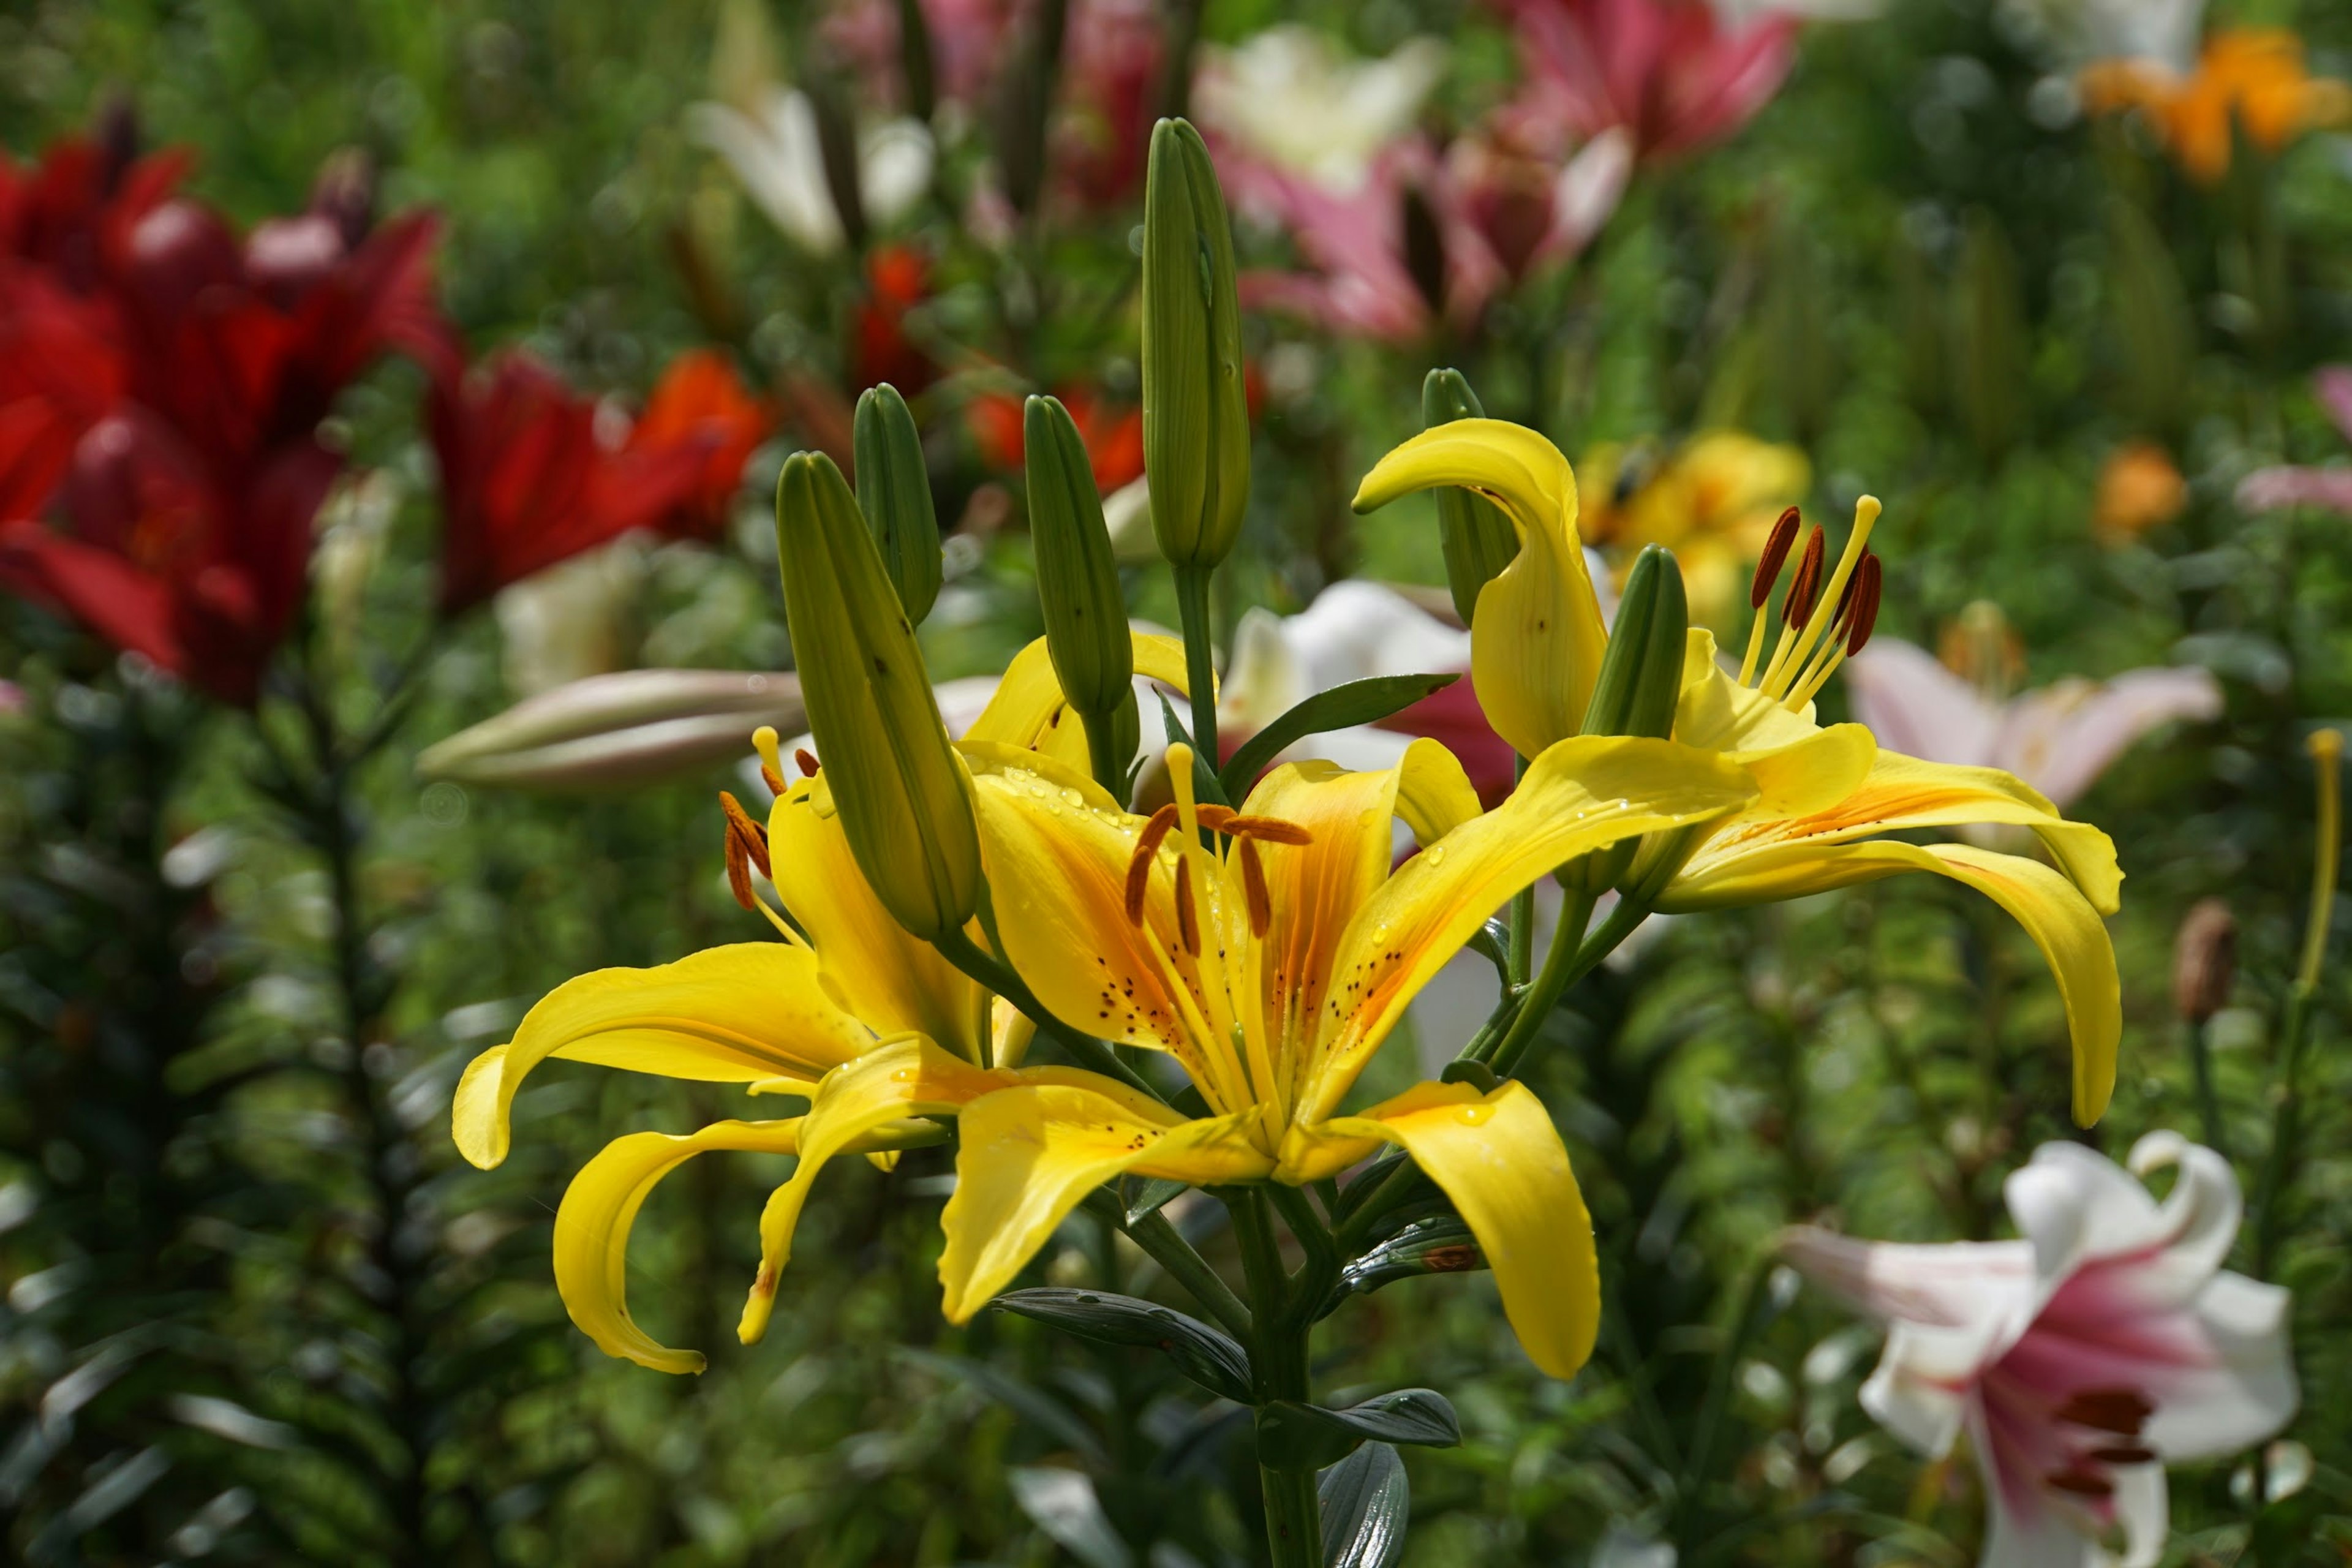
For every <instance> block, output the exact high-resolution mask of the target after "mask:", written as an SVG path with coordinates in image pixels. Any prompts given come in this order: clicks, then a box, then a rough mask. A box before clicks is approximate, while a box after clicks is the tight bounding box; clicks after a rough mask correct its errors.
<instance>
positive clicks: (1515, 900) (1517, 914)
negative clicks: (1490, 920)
mask: <svg viewBox="0 0 2352 1568" xmlns="http://www.w3.org/2000/svg"><path fill="white" fill-rule="evenodd" d="M1527 776H1528V760H1527V758H1525V757H1517V756H1515V757H1513V758H1512V759H1511V782H1512V784H1513V785H1514V786H1515V787H1516V786H1517V783H1518V781H1519V780H1521V779H1523V778H1525V777H1527ZM1588 918H1589V917H1588ZM1535 966H1536V889H1535V884H1534V883H1532V882H1530V883H1528V885H1527V886H1526V887H1524V888H1521V889H1519V890H1518V891H1517V893H1515V894H1513V895H1512V896H1511V952H1510V963H1509V966H1508V967H1509V971H1510V981H1509V984H1507V985H1506V986H1505V987H1504V992H1505V996H1504V999H1505V1000H1506V1001H1507V1000H1509V994H1510V993H1511V992H1513V991H1516V990H1517V989H1518V988H1519V987H1520V986H1522V985H1525V984H1527V983H1528V975H1529V974H1531V973H1534V972H1535Z"/></svg>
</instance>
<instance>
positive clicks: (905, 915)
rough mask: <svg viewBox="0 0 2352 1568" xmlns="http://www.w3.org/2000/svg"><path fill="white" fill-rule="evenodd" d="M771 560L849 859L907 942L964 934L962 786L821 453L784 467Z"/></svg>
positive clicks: (973, 869)
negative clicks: (778, 570)
mask: <svg viewBox="0 0 2352 1568" xmlns="http://www.w3.org/2000/svg"><path fill="white" fill-rule="evenodd" d="M776 550H777V555H778V557H779V559H780V561H781V563H782V571H783V579H784V616H785V618H786V620H787V621H788V622H789V624H790V626H791V628H792V635H793V658H794V660H795V661H796V662H797V664H798V665H799V667H800V678H801V692H802V696H803V700H805V701H806V702H807V704H808V721H809V729H810V731H811V732H812V733H813V734H814V736H815V738H816V747H817V752H818V754H819V755H820V756H821V757H822V758H823V759H824V778H825V781H826V782H827V783H828V784H830V785H831V786H832V795H833V800H834V804H835V807H836V808H837V809H838V810H839V811H840V813H841V823H842V828H843V831H844V832H845V835H846V836H847V837H848V839H849V849H850V853H851V855H853V856H854V857H855V858H856V861H857V867H858V869H859V870H861V871H863V872H864V873H865V874H866V881H867V883H868V884H869V885H871V886H872V888H873V889H874V893H875V896H876V897H877V898H878V899H879V900H881V901H882V907H883V908H885V909H887V910H889V911H890V914H891V916H892V918H894V919H895V920H897V921H898V923H899V924H900V925H901V926H904V927H905V928H906V929H907V931H908V932H910V933H911V934H913V935H915V936H918V937H921V938H923V939H925V940H926V941H931V940H936V939H938V938H939V937H941V936H944V935H946V934H947V933H949V932H950V931H957V930H960V929H961V927H962V925H963V923H964V922H965V921H968V920H970V919H971V915H972V910H974V909H975V908H977V907H978V905H979V902H980V829H979V825H978V823H977V821H976V819H975V818H974V816H973V810H972V798H971V778H970V777H969V775H967V774H966V773H965V772H964V769H963V763H961V761H960V760H959V759H958V758H957V756H956V754H955V752H954V751H953V750H952V749H951V748H950V746H949V744H948V732H947V727H946V726H945V725H944V724H942V723H941V722H940V710H939V704H938V702H937V701H936V700H934V699H933V698H932V696H931V683H930V677H929V674H927V673H926V672H925V670H924V668H923V656H922V651H921V649H919V647H916V646H915V626H914V623H913V621H912V620H911V619H910V618H909V617H908V615H907V613H906V610H905V607H904V605H902V604H901V602H900V600H899V598H898V593H897V591H896V589H895V588H894V587H893V586H892V584H891V582H890V578H889V574H887V572H886V571H885V570H884V568H883V564H882V557H881V554H880V553H879V552H877V550H876V549H875V545H874V540H873V537H872V535H870V534H869V533H868V532H867V531H866V521H865V519H864V518H863V517H862V516H861V515H860V514H859V512H858V509H857V500H856V497H854V496H852V495H851V494H850V491H849V485H848V483H847V481H845V479H842V477H841V470H840V469H839V468H835V467H834V466H833V459H832V458H827V457H825V456H824V455H823V454H822V453H814V452H800V453H795V454H794V455H793V457H791V458H787V459H785V462H784V469H783V473H782V476H781V477H780V478H779V479H778V480H777V484H776Z"/></svg>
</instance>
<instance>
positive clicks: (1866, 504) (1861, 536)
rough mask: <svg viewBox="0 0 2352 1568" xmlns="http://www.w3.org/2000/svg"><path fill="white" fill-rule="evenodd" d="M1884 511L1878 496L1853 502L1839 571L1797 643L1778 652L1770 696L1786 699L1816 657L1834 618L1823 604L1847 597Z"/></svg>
mask: <svg viewBox="0 0 2352 1568" xmlns="http://www.w3.org/2000/svg"><path fill="white" fill-rule="evenodd" d="M1879 510H1880V508H1879V504H1878V498H1877V497H1876V496H1864V497H1863V498H1862V499H1861V500H1858V501H1856V502H1854V503H1853V532H1852V533H1850V534H1848V535H1846V541H1845V551H1844V552H1843V554H1841V555H1840V556H1839V557H1838V564H1837V572H1836V573H1835V574H1834V575H1832V577H1831V578H1830V581H1829V585H1828V586H1827V587H1826V588H1824V589H1823V590H1822V594H1821V595H1820V597H1818V598H1817V599H1815V600H1814V601H1813V603H1812V605H1811V612H1812V613H1811V614H1810V615H1808V616H1806V617H1805V625H1804V629H1803V630H1802V631H1801V632H1799V633H1798V634H1797V639H1796V641H1795V643H1794V644H1792V645H1790V646H1789V647H1785V648H1783V649H1782V650H1780V652H1778V653H1775V654H1774V655H1773V658H1772V668H1769V669H1768V670H1766V671H1765V672H1764V682H1763V685H1762V686H1761V688H1759V689H1761V690H1762V691H1764V692H1765V693H1766V694H1767V695H1768V696H1772V697H1782V696H1786V695H1787V694H1788V691H1789V689H1790V686H1791V685H1793V684H1794V679H1795V672H1796V671H1798V670H1801V669H1802V668H1804V667H1805V664H1806V661H1807V660H1808V659H1810V658H1811V656H1812V652H1813V648H1814V647H1815V646H1816V645H1818V644H1819V643H1820V641H1821V639H1822V633H1824V632H1826V631H1828V630H1829V627H1830V622H1831V621H1832V618H1833V615H1823V614H1822V606H1823V605H1836V604H1838V603H1839V601H1841V600H1842V599H1843V598H1844V597H1845V585H1846V584H1847V583H1848V582H1850V581H1851V580H1852V579H1853V573H1854V568H1855V567H1856V566H1857V565H1859V564H1860V563H1861V561H1862V556H1863V552H1864V550H1866V549H1868V548H1869V545H1870V531H1871V530H1872V529H1873V528H1874V527H1875V526H1877V523H1878V513H1879Z"/></svg>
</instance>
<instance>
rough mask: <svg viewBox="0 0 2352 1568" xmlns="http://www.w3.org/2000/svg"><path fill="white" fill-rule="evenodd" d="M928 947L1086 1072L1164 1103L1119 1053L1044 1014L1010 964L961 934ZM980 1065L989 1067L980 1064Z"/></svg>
mask: <svg viewBox="0 0 2352 1568" xmlns="http://www.w3.org/2000/svg"><path fill="white" fill-rule="evenodd" d="M931 945H932V946H933V947H935V948H937V949H938V950H939V953H940V957H941V958H944V959H946V960H947V961H948V962H949V963H952V964H954V965H955V966H956V967H957V968H958V969H960V970H961V971H962V972H963V973H965V974H966V975H968V976H970V977H971V979H973V980H975V981H977V982H979V983H980V984H982V985H985V986H986V987H988V989H990V990H991V991H993V992H995V993H996V994H998V995H999V996H1002V997H1003V998H1004V999H1005V1000H1006V1001H1008V1002H1010V1003H1012V1004H1013V1005H1014V1006H1015V1007H1018V1008H1020V1009H1021V1011H1022V1012H1024V1013H1025V1014H1027V1015H1028V1016H1029V1017H1030V1018H1032V1019H1034V1021H1035V1023H1036V1025H1037V1032H1038V1033H1039V1034H1041V1035H1043V1036H1045V1037H1046V1038H1047V1039H1049V1040H1051V1041H1053V1042H1054V1043H1055V1045H1057V1046H1059V1047H1062V1049H1064V1050H1065V1051H1067V1052H1068V1053H1069V1054H1070V1058H1071V1059H1072V1060H1073V1061H1076V1063H1077V1064H1078V1065H1079V1066H1080V1067H1082V1068H1086V1069H1087V1071H1089V1072H1098V1073H1100V1074H1102V1075H1103V1076H1104V1077H1105V1078H1110V1079H1118V1081H1119V1082H1121V1083H1123V1084H1125V1085H1127V1087H1128V1088H1129V1089H1135V1090H1137V1091H1139V1092H1140V1093H1143V1094H1148V1095H1150V1097H1151V1098H1152V1099H1154V1100H1159V1101H1160V1102H1161V1103H1162V1104H1165V1103H1166V1102H1167V1097H1166V1096H1165V1095H1163V1094H1161V1093H1160V1091H1159V1090H1158V1089H1154V1088H1152V1087H1151V1084H1150V1081H1149V1080H1147V1079H1145V1078H1144V1077H1143V1076H1142V1075H1141V1074H1140V1073H1138V1072H1137V1071H1136V1070H1135V1069H1134V1068H1130V1067H1129V1066H1128V1065H1127V1064H1126V1063H1125V1062H1123V1061H1121V1060H1119V1059H1118V1053H1117V1052H1115V1051H1113V1050H1112V1049H1111V1048H1110V1047H1108V1046H1107V1045H1104V1044H1103V1043H1102V1042H1101V1041H1100V1040H1097V1039H1096V1038H1094V1037H1092V1036H1090V1035H1082V1034H1079V1033H1078V1032H1077V1031H1076V1029H1073V1028H1071V1027H1070V1026H1068V1025H1066V1024H1065V1023H1063V1022H1062V1021H1061V1020H1060V1019H1059V1018H1056V1017H1055V1016H1054V1015H1053V1014H1051V1013H1049V1012H1047V1011H1046V1010H1045V1005H1044V1004H1043V1003H1041V1002H1039V1001H1038V1000H1037V997H1036V994H1034V992H1032V991H1031V990H1030V989H1029V986H1028V983H1027V982H1025V981H1024V980H1023V979H1022V978H1021V976H1020V975H1018V974H1016V973H1013V968H1012V966H1011V965H1010V964H1007V963H1003V962H1001V961H1000V960H999V959H998V958H997V957H996V956H995V955H994V954H993V953H990V952H984V951H983V950H982V948H981V947H980V945H979V944H978V943H976V942H973V941H972V940H971V937H969V936H967V935H965V934H964V933H963V932H962V931H960V930H958V931H949V932H947V933H946V934H945V935H942V936H940V937H936V938H934V939H933V940H932V942H931ZM981 1065H982V1066H983V1067H985V1066H988V1065H990V1064H988V1063H985V1062H983V1063H982V1064H981Z"/></svg>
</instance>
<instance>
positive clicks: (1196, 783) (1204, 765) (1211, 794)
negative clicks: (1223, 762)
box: [1157, 691, 1233, 805]
mask: <svg viewBox="0 0 2352 1568" xmlns="http://www.w3.org/2000/svg"><path fill="white" fill-rule="evenodd" d="M1157 695H1158V697H1159V699H1160V720H1161V721H1162V722H1163V723H1165V724H1166V725H1167V727H1168V738H1169V739H1170V740H1171V741H1181V742H1184V743H1185V744H1186V745H1188V746H1190V747H1192V798H1193V799H1194V800H1198V801H1205V802H1207V803H1208V804H1210V805H1231V804H1233V803H1232V802H1231V801H1229V800H1227V799H1226V798H1225V786H1224V785H1223V784H1222V783H1220V782H1219V781H1218V778H1217V775H1216V773H1214V772H1213V770H1212V769H1211V768H1210V766H1209V759H1208V758H1206V757H1204V756H1202V754H1201V743H1200V742H1197V741H1195V740H1193V739H1192V731H1190V730H1187V729H1186V728H1184V721H1183V720H1181V719H1179V718H1178V717H1176V709H1175V705H1174V704H1172V703H1171V702H1170V701H1169V700H1168V693H1166V692H1165V691H1160V692H1158V693H1157Z"/></svg>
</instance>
